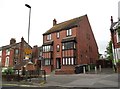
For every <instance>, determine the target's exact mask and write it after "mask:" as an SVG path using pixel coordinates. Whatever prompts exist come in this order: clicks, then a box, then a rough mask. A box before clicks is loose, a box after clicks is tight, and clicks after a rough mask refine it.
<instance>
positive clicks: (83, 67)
mask: <svg viewBox="0 0 120 89" xmlns="http://www.w3.org/2000/svg"><path fill="white" fill-rule="evenodd" d="M83 73H84V74H85V66H83Z"/></svg>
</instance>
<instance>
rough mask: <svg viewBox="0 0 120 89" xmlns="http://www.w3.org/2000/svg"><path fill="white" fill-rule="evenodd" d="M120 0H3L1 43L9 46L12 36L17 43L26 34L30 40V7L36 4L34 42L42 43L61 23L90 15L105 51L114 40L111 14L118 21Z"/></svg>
mask: <svg viewBox="0 0 120 89" xmlns="http://www.w3.org/2000/svg"><path fill="white" fill-rule="evenodd" d="M118 1H119V0H0V31H1V32H0V46H4V45H8V44H9V40H10V39H11V38H16V40H17V42H19V41H20V39H21V37H22V36H23V37H24V38H25V40H26V41H27V35H28V34H27V33H28V19H29V18H28V16H29V9H28V8H27V7H25V4H26V3H27V4H29V5H31V7H32V11H31V27H30V45H31V46H34V45H38V46H41V45H42V42H43V41H42V34H43V33H44V32H46V30H48V29H49V28H51V27H52V20H53V19H54V18H56V19H57V22H58V23H60V22H64V21H66V20H69V19H72V18H76V17H79V16H82V15H85V14H87V15H88V18H89V21H90V24H91V27H92V30H93V33H94V36H95V39H96V41H97V44H98V47H99V52H100V53H104V51H105V48H106V46H107V44H108V42H109V40H110V32H109V28H110V16H113V19H114V21H117V20H118Z"/></svg>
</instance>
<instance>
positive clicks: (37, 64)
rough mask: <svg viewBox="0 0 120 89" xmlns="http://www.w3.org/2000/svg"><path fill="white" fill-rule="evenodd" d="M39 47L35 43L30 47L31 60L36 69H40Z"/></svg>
mask: <svg viewBox="0 0 120 89" xmlns="http://www.w3.org/2000/svg"><path fill="white" fill-rule="evenodd" d="M41 52H42V51H41V47H38V46H37V45H35V46H34V47H33V48H32V62H33V63H34V64H35V67H36V69H41V59H40V57H41V56H42V55H41Z"/></svg>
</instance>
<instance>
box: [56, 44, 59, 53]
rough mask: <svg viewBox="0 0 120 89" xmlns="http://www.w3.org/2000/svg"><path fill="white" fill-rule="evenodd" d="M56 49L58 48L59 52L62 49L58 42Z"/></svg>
mask: <svg viewBox="0 0 120 89" xmlns="http://www.w3.org/2000/svg"><path fill="white" fill-rule="evenodd" d="M56 50H57V52H59V51H60V45H59V44H57V46H56Z"/></svg>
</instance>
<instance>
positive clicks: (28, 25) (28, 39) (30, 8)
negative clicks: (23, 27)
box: [25, 4, 31, 44]
mask: <svg viewBox="0 0 120 89" xmlns="http://www.w3.org/2000/svg"><path fill="white" fill-rule="evenodd" d="M25 6H26V7H28V8H29V9H30V10H29V23H28V44H29V34H30V17H31V6H30V5H28V4H25Z"/></svg>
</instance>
